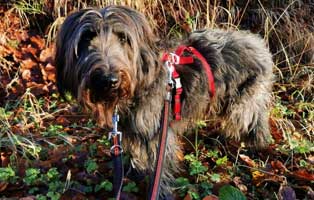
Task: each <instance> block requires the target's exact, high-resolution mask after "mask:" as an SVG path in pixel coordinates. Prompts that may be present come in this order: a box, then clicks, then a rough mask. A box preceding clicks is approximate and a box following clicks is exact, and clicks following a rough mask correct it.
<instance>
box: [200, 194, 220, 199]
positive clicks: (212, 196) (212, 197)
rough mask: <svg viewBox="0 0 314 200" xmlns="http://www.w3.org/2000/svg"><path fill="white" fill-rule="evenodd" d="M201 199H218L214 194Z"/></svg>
mask: <svg viewBox="0 0 314 200" xmlns="http://www.w3.org/2000/svg"><path fill="white" fill-rule="evenodd" d="M203 200H219V198H218V197H217V196H216V195H213V194H211V195H208V196H206V197H204V198H203Z"/></svg>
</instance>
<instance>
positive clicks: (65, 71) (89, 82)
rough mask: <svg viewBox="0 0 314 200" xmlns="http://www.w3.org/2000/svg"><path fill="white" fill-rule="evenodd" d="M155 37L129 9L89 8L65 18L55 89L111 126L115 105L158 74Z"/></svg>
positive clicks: (132, 94)
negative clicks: (71, 97)
mask: <svg viewBox="0 0 314 200" xmlns="http://www.w3.org/2000/svg"><path fill="white" fill-rule="evenodd" d="M155 40H156V39H155V36H154V34H153V32H152V30H151V28H150V25H149V24H148V22H147V21H146V20H145V17H144V16H143V15H142V14H140V13H138V12H137V11H135V10H133V9H130V8H128V7H122V6H109V7H107V8H104V9H100V10H97V9H85V10H81V11H78V12H76V13H73V14H71V15H70V16H69V17H67V18H66V20H65V22H64V23H63V25H62V27H61V30H60V31H59V34H58V37H57V44H56V46H57V48H56V57H55V59H56V67H57V85H58V89H59V91H60V93H61V94H64V92H66V91H69V92H71V93H72V94H73V95H74V96H76V97H77V99H78V100H79V101H80V102H81V103H82V104H83V105H84V106H86V107H88V108H90V109H91V110H92V112H94V114H96V115H97V119H98V122H99V123H100V124H101V125H109V126H110V125H111V117H112V111H113V109H114V107H115V106H116V105H118V106H121V105H127V102H128V101H129V100H130V99H132V98H133V96H134V93H135V90H137V89H141V87H142V88H143V87H147V86H148V85H150V84H151V83H152V82H153V81H154V77H156V73H158V70H160V69H158V54H156V52H157V50H156V46H155Z"/></svg>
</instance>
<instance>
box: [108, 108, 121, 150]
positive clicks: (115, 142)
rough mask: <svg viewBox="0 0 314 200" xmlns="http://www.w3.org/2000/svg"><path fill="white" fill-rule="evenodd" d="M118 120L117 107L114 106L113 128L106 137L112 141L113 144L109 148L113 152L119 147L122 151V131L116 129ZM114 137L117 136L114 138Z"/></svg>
mask: <svg viewBox="0 0 314 200" xmlns="http://www.w3.org/2000/svg"><path fill="white" fill-rule="evenodd" d="M118 122H119V114H118V108H117V107H115V110H114V112H113V116H112V124H113V129H112V131H110V132H109V135H108V139H109V140H110V141H111V142H112V143H113V145H112V146H111V148H110V152H111V153H114V151H115V150H116V149H119V151H120V152H121V153H122V152H123V148H122V146H121V141H122V132H120V131H118ZM116 137H118V138H117V139H116Z"/></svg>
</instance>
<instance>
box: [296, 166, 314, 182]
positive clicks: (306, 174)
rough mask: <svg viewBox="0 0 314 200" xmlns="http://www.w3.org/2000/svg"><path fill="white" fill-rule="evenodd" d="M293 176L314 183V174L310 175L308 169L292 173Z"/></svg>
mask: <svg viewBox="0 0 314 200" xmlns="http://www.w3.org/2000/svg"><path fill="white" fill-rule="evenodd" d="M292 174H293V176H294V177H296V178H298V179H301V180H307V181H314V173H309V172H308V171H307V170H306V169H298V170H297V171H294V172H292Z"/></svg>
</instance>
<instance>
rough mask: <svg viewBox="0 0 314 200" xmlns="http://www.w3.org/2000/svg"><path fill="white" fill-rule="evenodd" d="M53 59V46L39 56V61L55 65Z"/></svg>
mask: <svg viewBox="0 0 314 200" xmlns="http://www.w3.org/2000/svg"><path fill="white" fill-rule="evenodd" d="M53 57H54V48H53V46H51V47H48V48H46V49H44V50H42V51H41V53H40V55H39V61H40V62H43V63H53Z"/></svg>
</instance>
